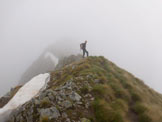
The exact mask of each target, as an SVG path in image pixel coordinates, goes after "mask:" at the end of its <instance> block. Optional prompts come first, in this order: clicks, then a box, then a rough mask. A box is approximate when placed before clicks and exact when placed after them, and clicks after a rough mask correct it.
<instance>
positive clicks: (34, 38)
mask: <svg viewBox="0 0 162 122" xmlns="http://www.w3.org/2000/svg"><path fill="white" fill-rule="evenodd" d="M161 6H162V1H161V0H135V1H130V0H122V1H121V0H113V1H108V0H0V56H1V59H0V95H2V94H4V93H5V92H7V91H8V90H9V89H10V88H11V87H13V86H15V85H16V84H17V82H18V80H19V79H20V77H21V75H22V74H23V73H24V72H25V71H26V69H27V68H28V67H29V66H30V65H31V64H32V63H33V62H34V61H35V60H36V59H37V58H38V57H39V56H40V55H41V53H42V52H43V51H44V50H45V49H46V48H47V47H48V46H49V45H51V44H53V45H57V44H58V43H59V45H61V46H60V47H59V50H60V51H62V52H63V53H64V54H65V55H66V52H67V50H72V51H71V52H75V53H81V52H80V50H79V44H80V43H81V42H83V41H84V40H88V45H87V49H88V51H89V53H90V55H104V56H105V57H106V58H108V59H109V60H111V61H113V62H115V63H116V64H117V65H119V66H120V67H122V68H124V69H126V70H128V71H129V72H131V73H133V74H134V75H136V76H137V77H139V78H140V79H142V80H144V82H145V83H146V84H148V85H149V86H150V87H151V88H154V89H155V90H156V91H159V92H161V93H162V88H161V87H162V82H161V81H162V76H161V72H162V64H161V62H162V55H161V52H162V48H161V45H162V16H161V15H162V7H161ZM77 44H78V45H77ZM77 46H78V47H77Z"/></svg>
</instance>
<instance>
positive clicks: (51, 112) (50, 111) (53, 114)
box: [40, 107, 60, 119]
mask: <svg viewBox="0 0 162 122" xmlns="http://www.w3.org/2000/svg"><path fill="white" fill-rule="evenodd" d="M40 115H41V116H49V118H50V119H56V118H58V117H59V116H60V112H59V111H58V110H57V108H56V107H51V108H46V109H41V110H40Z"/></svg>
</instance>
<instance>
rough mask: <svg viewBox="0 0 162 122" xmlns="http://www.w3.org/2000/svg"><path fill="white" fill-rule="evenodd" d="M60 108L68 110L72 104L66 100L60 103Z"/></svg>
mask: <svg viewBox="0 0 162 122" xmlns="http://www.w3.org/2000/svg"><path fill="white" fill-rule="evenodd" d="M62 106H63V107H65V108H66V109H68V108H71V107H72V103H71V102H70V101H68V100H66V101H64V102H63V103H62Z"/></svg>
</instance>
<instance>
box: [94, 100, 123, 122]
mask: <svg viewBox="0 0 162 122" xmlns="http://www.w3.org/2000/svg"><path fill="white" fill-rule="evenodd" d="M92 107H93V109H94V113H95V118H96V121H97V122H124V121H123V117H122V115H121V114H120V112H119V111H117V110H113V109H112V108H111V107H109V105H108V103H107V102H106V101H104V100H101V99H96V100H95V101H94V102H93V104H92Z"/></svg>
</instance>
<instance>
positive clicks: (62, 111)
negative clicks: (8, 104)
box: [8, 79, 94, 122]
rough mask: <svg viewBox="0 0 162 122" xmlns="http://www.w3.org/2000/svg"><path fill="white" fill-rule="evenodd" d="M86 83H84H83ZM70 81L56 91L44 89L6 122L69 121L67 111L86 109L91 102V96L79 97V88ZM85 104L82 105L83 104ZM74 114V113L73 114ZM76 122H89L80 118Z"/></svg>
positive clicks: (73, 81)
mask: <svg viewBox="0 0 162 122" xmlns="http://www.w3.org/2000/svg"><path fill="white" fill-rule="evenodd" d="M85 83H86V81H85ZM78 86H81V85H79V84H76V83H75V80H73V79H71V80H69V81H67V82H65V83H64V84H63V85H61V86H59V87H57V88H56V89H54V90H53V89H51V88H49V89H46V90H44V91H42V92H41V93H40V95H39V96H38V97H37V98H34V99H32V101H30V102H28V103H26V104H24V105H23V106H21V107H20V108H19V109H17V110H15V111H14V112H13V113H12V114H11V115H10V117H9V118H10V119H9V120H8V122H21V121H22V120H23V121H24V122H39V121H41V120H42V121H43V119H46V117H47V118H48V120H49V121H56V122H60V121H62V122H63V121H67V122H68V121H69V122H71V118H69V115H68V114H69V113H68V110H73V109H74V108H75V109H85V110H86V109H87V111H88V107H89V106H88V105H87V104H88V103H90V102H91V101H93V100H94V99H92V98H93V97H92V95H91V94H86V95H85V96H81V95H80V94H79V92H80V90H81V87H78ZM85 102H86V103H87V104H86V105H84V103H85ZM73 114H75V113H73ZM78 122H90V120H88V119H86V118H80V119H79V120H78Z"/></svg>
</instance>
